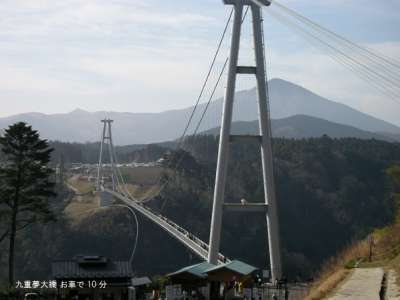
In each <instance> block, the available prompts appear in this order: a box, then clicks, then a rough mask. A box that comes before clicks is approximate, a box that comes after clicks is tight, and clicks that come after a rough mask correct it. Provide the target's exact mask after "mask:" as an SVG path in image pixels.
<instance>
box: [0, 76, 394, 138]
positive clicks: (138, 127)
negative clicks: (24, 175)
mask: <svg viewBox="0 0 400 300" xmlns="http://www.w3.org/2000/svg"><path fill="white" fill-rule="evenodd" d="M269 88H270V89H269V90H270V109H271V117H272V119H282V118H287V117H290V116H294V115H308V116H311V117H316V118H320V119H325V120H327V121H330V122H334V123H339V124H343V125H348V126H352V127H356V128H358V129H361V130H364V131H370V132H384V133H386V132H387V133H389V134H390V135H393V136H397V135H398V134H400V127H397V126H396V125H393V124H391V123H389V122H386V121H383V120H380V119H378V118H375V117H373V116H370V115H367V114H364V113H362V112H359V111H357V110H355V109H353V108H351V107H349V106H346V105H344V104H341V103H337V102H334V101H331V100H328V99H325V98H323V97H321V96H318V95H317V94H315V93H313V92H311V91H309V90H307V89H305V88H303V87H301V86H299V85H296V84H293V83H290V82H287V81H284V80H281V79H272V80H270V81H269ZM235 104H236V105H235V108H234V113H233V121H253V120H256V119H257V115H258V112H257V104H256V90H255V88H252V89H248V90H243V91H238V92H237V93H236V98H235ZM205 105H206V104H205V103H202V104H200V105H199V106H198V110H197V113H196V115H195V116H194V118H193V123H192V126H190V127H189V131H188V132H189V134H190V133H192V132H193V129H194V127H195V125H196V124H197V122H198V120H199V119H200V115H201V113H202V111H203V109H204V108H205ZM192 109H193V107H187V108H183V109H175V110H168V111H164V112H160V113H130V112H115V111H114V112H113V111H110V112H107V111H97V112H87V111H85V110H82V109H75V110H73V111H72V112H70V113H64V114H63V113H58V114H43V113H25V114H19V115H14V116H9V117H5V118H0V128H5V127H7V126H8V125H10V124H11V123H15V122H18V121H25V122H27V123H29V124H31V125H32V126H33V127H34V128H35V129H37V130H38V131H39V132H40V133H41V134H42V135H43V136H44V137H45V138H47V139H50V140H61V141H65V142H80V143H82V142H94V141H97V140H98V139H99V135H100V132H101V123H100V120H101V119H103V118H104V117H106V116H107V117H109V118H112V119H114V120H115V122H114V123H113V129H114V130H113V134H114V141H115V143H116V144H118V145H129V144H146V143H158V142H163V141H169V140H174V139H176V138H178V137H179V136H180V135H181V133H182V130H183V128H184V127H185V125H186V122H187V120H188V117H189V115H190V113H191V111H192ZM221 115H222V99H221V98H220V99H217V100H215V101H213V102H212V103H211V104H210V106H209V108H208V113H207V114H206V116H205V118H204V121H203V122H202V125H201V126H200V130H199V131H206V130H208V129H211V128H215V127H217V126H219V125H220V117H221ZM379 135H381V134H379ZM385 135H386V134H385Z"/></svg>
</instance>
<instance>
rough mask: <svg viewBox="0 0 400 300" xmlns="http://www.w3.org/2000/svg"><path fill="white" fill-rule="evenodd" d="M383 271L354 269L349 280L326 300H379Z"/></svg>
mask: <svg viewBox="0 0 400 300" xmlns="http://www.w3.org/2000/svg"><path fill="white" fill-rule="evenodd" d="M383 276H384V270H383V269H382V268H368V269H363V268H360V269H355V271H354V273H353V274H352V275H351V276H350V278H349V279H348V280H347V281H346V282H345V283H344V284H343V285H342V286H341V287H340V288H339V290H338V291H337V292H336V293H335V295H334V296H332V297H330V298H328V300H350V299H351V300H379V299H380V296H379V292H380V290H381V286H382V280H383Z"/></svg>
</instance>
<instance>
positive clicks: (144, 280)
mask: <svg viewBox="0 0 400 300" xmlns="http://www.w3.org/2000/svg"><path fill="white" fill-rule="evenodd" d="M148 284H151V280H150V278H149V277H136V278H132V286H142V285H148Z"/></svg>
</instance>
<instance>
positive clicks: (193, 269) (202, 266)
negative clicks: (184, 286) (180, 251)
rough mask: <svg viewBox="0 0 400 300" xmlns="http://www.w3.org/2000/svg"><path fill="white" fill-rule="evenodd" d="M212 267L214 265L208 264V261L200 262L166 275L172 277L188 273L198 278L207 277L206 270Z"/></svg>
mask: <svg viewBox="0 0 400 300" xmlns="http://www.w3.org/2000/svg"><path fill="white" fill-rule="evenodd" d="M212 267H215V265H213V264H209V263H208V262H202V263H199V264H195V265H192V266H188V267H185V268H182V269H180V270H178V271H176V272H174V273H170V274H168V275H167V276H168V277H174V276H178V275H182V274H189V275H192V276H194V277H198V278H206V277H207V274H206V271H207V270H208V269H210V268H212Z"/></svg>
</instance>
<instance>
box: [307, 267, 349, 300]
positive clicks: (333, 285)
mask: <svg viewBox="0 0 400 300" xmlns="http://www.w3.org/2000/svg"><path fill="white" fill-rule="evenodd" d="M351 272H352V271H351V270H348V269H343V268H342V269H338V270H336V271H334V272H332V273H331V274H330V275H329V276H327V277H325V278H324V279H321V281H320V282H317V283H316V284H315V285H314V286H313V287H312V288H311V291H310V293H309V294H308V296H307V297H306V298H304V300H319V299H323V298H325V297H327V296H328V295H330V294H331V293H332V292H333V291H334V290H335V289H337V288H338V286H339V285H340V284H341V283H342V282H343V281H344V279H345V278H347V276H348V275H349V274H350V273H351Z"/></svg>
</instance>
